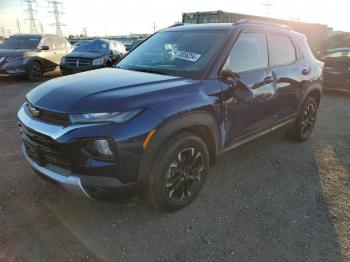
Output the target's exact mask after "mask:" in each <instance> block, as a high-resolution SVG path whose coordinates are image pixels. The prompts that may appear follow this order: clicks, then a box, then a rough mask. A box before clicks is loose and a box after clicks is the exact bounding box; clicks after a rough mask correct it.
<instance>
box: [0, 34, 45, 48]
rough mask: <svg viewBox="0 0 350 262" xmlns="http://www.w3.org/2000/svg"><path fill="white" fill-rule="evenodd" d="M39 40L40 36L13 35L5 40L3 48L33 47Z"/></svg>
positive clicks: (35, 46) (36, 45)
mask: <svg viewBox="0 0 350 262" xmlns="http://www.w3.org/2000/svg"><path fill="white" fill-rule="evenodd" d="M40 40H41V37H40V36H13V37H10V38H9V39H8V40H7V41H5V42H4V43H3V44H2V45H1V48H3V49H35V48H37V47H38V44H39V42H40Z"/></svg>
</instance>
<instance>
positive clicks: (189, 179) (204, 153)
mask: <svg viewBox="0 0 350 262" xmlns="http://www.w3.org/2000/svg"><path fill="white" fill-rule="evenodd" d="M208 169H209V152H208V148H207V146H206V144H205V143H204V141H203V140H202V139H201V138H200V137H198V136H196V135H195V134H192V133H188V132H181V133H179V134H177V135H174V136H172V137H171V138H170V139H169V140H168V141H167V142H165V143H164V144H162V146H161V147H160V148H159V150H158V151H157V153H156V156H155V159H154V161H153V165H152V168H151V171H150V173H149V178H148V182H147V186H146V192H145V193H146V198H147V200H148V201H149V202H150V203H151V204H152V205H153V206H154V207H156V208H157V209H160V210H163V211H176V210H178V209H181V208H183V207H185V206H187V205H189V204H190V203H191V202H192V201H193V200H194V199H195V198H196V197H197V195H198V194H199V192H200V190H201V189H202V187H203V184H204V182H205V180H206V176H207V172H208Z"/></svg>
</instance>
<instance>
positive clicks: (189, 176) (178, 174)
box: [165, 147, 204, 202]
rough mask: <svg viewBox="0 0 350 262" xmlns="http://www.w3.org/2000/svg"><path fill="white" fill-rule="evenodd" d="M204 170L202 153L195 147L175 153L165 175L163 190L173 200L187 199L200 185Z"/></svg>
mask: <svg viewBox="0 0 350 262" xmlns="http://www.w3.org/2000/svg"><path fill="white" fill-rule="evenodd" d="M203 170H204V160H203V155H202V153H201V152H200V151H198V150H197V149H196V148H194V147H191V148H185V149H182V150H181V151H180V152H178V153H177V155H176V157H175V158H174V160H173V161H172V162H171V164H170V166H169V168H168V171H167V173H166V177H165V192H166V194H167V197H168V198H169V199H170V200H172V201H174V202H182V201H187V200H188V199H189V198H190V197H191V196H192V195H193V193H194V192H196V191H197V190H198V187H200V182H201V180H202V172H203Z"/></svg>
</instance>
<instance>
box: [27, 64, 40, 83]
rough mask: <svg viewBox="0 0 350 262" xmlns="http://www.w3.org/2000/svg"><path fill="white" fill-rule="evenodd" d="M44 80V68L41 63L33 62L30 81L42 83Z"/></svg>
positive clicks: (29, 73) (29, 75)
mask: <svg viewBox="0 0 350 262" xmlns="http://www.w3.org/2000/svg"><path fill="white" fill-rule="evenodd" d="M42 78H43V68H42V66H41V64H40V63H38V62H32V63H31V64H30V66H29V70H28V79H29V81H31V82H38V81H41V79H42Z"/></svg>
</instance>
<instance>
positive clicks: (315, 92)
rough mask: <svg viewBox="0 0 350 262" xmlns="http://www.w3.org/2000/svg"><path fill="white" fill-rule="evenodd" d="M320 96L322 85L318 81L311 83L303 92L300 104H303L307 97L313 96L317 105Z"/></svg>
mask: <svg viewBox="0 0 350 262" xmlns="http://www.w3.org/2000/svg"><path fill="white" fill-rule="evenodd" d="M321 96H322V85H321V84H320V83H314V84H311V85H310V86H309V88H308V91H307V92H305V94H304V97H303V100H302V101H303V102H302V103H301V106H302V105H303V104H304V102H305V101H306V99H307V98H308V97H313V98H315V99H316V102H317V107H318V106H319V105H320V102H321Z"/></svg>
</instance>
